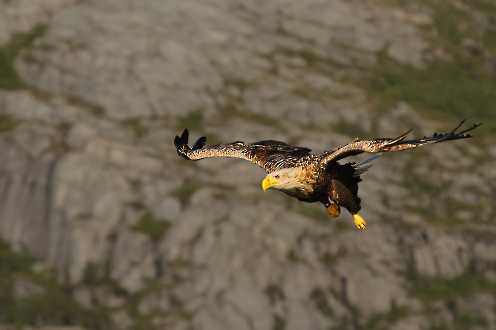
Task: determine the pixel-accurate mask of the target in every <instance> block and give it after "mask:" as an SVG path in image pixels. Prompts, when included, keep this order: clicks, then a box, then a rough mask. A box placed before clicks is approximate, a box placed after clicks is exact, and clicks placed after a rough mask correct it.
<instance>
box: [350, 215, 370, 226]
mask: <svg viewBox="0 0 496 330" xmlns="http://www.w3.org/2000/svg"><path fill="white" fill-rule="evenodd" d="M353 222H354V223H355V227H356V228H357V229H358V230H364V229H365V227H366V226H367V222H366V221H365V219H364V218H362V216H361V215H360V214H358V213H356V214H353Z"/></svg>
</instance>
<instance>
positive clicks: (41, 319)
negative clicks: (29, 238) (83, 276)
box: [0, 241, 110, 329]
mask: <svg viewBox="0 0 496 330" xmlns="http://www.w3.org/2000/svg"><path fill="white" fill-rule="evenodd" d="M34 263H35V260H34V259H33V258H32V257H31V256H29V255H28V254H25V253H16V252H14V251H12V250H11V249H10V248H9V247H8V245H7V244H5V243H4V242H1V241H0V306H2V307H1V309H0V324H11V325H14V326H16V327H19V328H23V327H24V326H44V325H54V324H55V325H81V326H84V327H87V328H88V329H108V328H109V326H110V320H109V318H108V316H107V315H106V314H105V313H103V312H102V311H101V310H98V309H88V308H85V307H83V306H81V305H79V304H78V303H77V302H76V301H75V300H74V299H73V298H72V295H71V294H72V289H71V288H70V287H68V286H65V285H61V284H59V283H57V281H56V279H55V277H54V276H53V275H52V274H51V273H49V272H34V271H33V270H32V269H33V265H34ZM19 280H23V281H27V282H30V283H33V285H35V286H36V287H39V288H40V289H39V290H35V291H33V293H32V294H25V295H22V296H16V292H15V291H16V289H15V287H16V283H17V281H19Z"/></svg>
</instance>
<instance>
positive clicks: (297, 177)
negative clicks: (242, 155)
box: [262, 167, 303, 191]
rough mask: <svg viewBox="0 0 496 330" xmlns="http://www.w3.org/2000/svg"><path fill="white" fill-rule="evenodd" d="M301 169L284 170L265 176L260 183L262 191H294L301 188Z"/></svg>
mask: <svg viewBox="0 0 496 330" xmlns="http://www.w3.org/2000/svg"><path fill="white" fill-rule="evenodd" d="M301 177H302V169H301V168H300V167H294V168H284V169H281V170H277V171H274V172H272V173H269V174H267V176H266V177H265V178H264V179H263V181H262V189H263V190H264V191H265V190H268V189H272V188H273V189H277V190H294V189H299V188H302V185H303V184H302V181H301Z"/></svg>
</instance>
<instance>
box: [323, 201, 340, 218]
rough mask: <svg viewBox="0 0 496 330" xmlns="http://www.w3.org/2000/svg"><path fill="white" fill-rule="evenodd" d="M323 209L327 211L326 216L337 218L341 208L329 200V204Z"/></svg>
mask: <svg viewBox="0 0 496 330" xmlns="http://www.w3.org/2000/svg"><path fill="white" fill-rule="evenodd" d="M325 207H326V209H327V214H329V215H330V216H331V217H333V218H337V217H339V215H340V214H341V207H340V206H339V205H338V204H337V203H336V202H334V201H333V200H332V199H330V198H329V203H326V204H325Z"/></svg>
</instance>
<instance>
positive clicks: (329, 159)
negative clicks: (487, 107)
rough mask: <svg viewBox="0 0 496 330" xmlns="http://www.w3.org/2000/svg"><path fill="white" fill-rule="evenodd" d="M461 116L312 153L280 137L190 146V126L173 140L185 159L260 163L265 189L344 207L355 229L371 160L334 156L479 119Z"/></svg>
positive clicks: (404, 143)
mask: <svg viewBox="0 0 496 330" xmlns="http://www.w3.org/2000/svg"><path fill="white" fill-rule="evenodd" d="M464 122H465V121H462V122H460V124H459V125H457V126H456V127H455V128H454V129H453V130H451V131H450V132H446V133H434V134H433V135H431V136H426V137H423V138H420V139H412V140H406V136H407V135H408V133H410V131H407V132H405V133H403V134H401V135H400V136H398V137H396V138H377V139H370V140H369V139H363V140H355V141H353V142H351V143H348V144H345V145H342V146H339V147H337V148H334V149H332V150H329V151H325V152H323V153H320V154H312V153H311V150H310V149H308V148H304V147H297V146H292V145H289V144H287V143H284V142H281V141H274V140H264V141H259V142H254V143H244V142H241V141H237V142H233V143H228V144H217V145H210V146H208V145H205V143H206V138H205V137H201V138H199V139H198V140H197V141H196V143H195V144H194V145H193V147H189V146H188V137H189V133H188V130H187V129H185V130H184V131H183V133H182V135H181V136H180V137H179V136H176V137H175V139H174V144H175V146H176V150H177V153H178V155H179V156H181V157H183V158H185V159H188V160H199V159H203V158H211V157H231V158H241V159H245V160H248V161H250V162H252V163H254V164H257V165H258V166H260V167H262V168H263V169H264V170H265V171H266V172H267V173H268V174H267V176H266V177H265V179H264V180H263V182H262V187H263V189H264V190H267V189H269V188H273V189H277V190H280V191H282V192H284V193H286V194H288V195H290V196H292V197H295V198H297V199H299V200H301V201H305V202H320V203H322V204H323V205H324V206H325V207H326V208H327V210H328V212H329V214H330V215H331V216H338V215H339V213H340V207H344V208H346V209H347V210H348V211H349V212H350V213H351V214H352V215H353V219H354V221H355V225H356V227H357V228H359V229H364V228H365V220H363V218H361V217H360V216H359V215H358V211H359V210H360V208H361V206H360V198H359V197H358V183H359V182H360V181H361V179H360V174H362V173H363V172H365V171H366V170H367V169H368V167H370V162H369V161H365V162H362V163H359V164H356V163H345V164H340V163H339V162H338V161H339V160H341V159H343V158H346V157H350V156H355V155H358V154H360V153H364V152H367V153H382V152H393V151H403V150H409V149H413V148H416V147H419V146H423V145H427V144H434V143H439V142H444V141H451V140H459V139H465V138H469V137H471V135H470V134H467V132H469V131H471V130H473V129H475V128H477V127H478V126H480V125H481V124H480V123H479V124H474V125H472V126H470V127H468V128H466V129H464V130H461V131H459V129H460V127H461V126H462V125H463V124H464Z"/></svg>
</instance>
